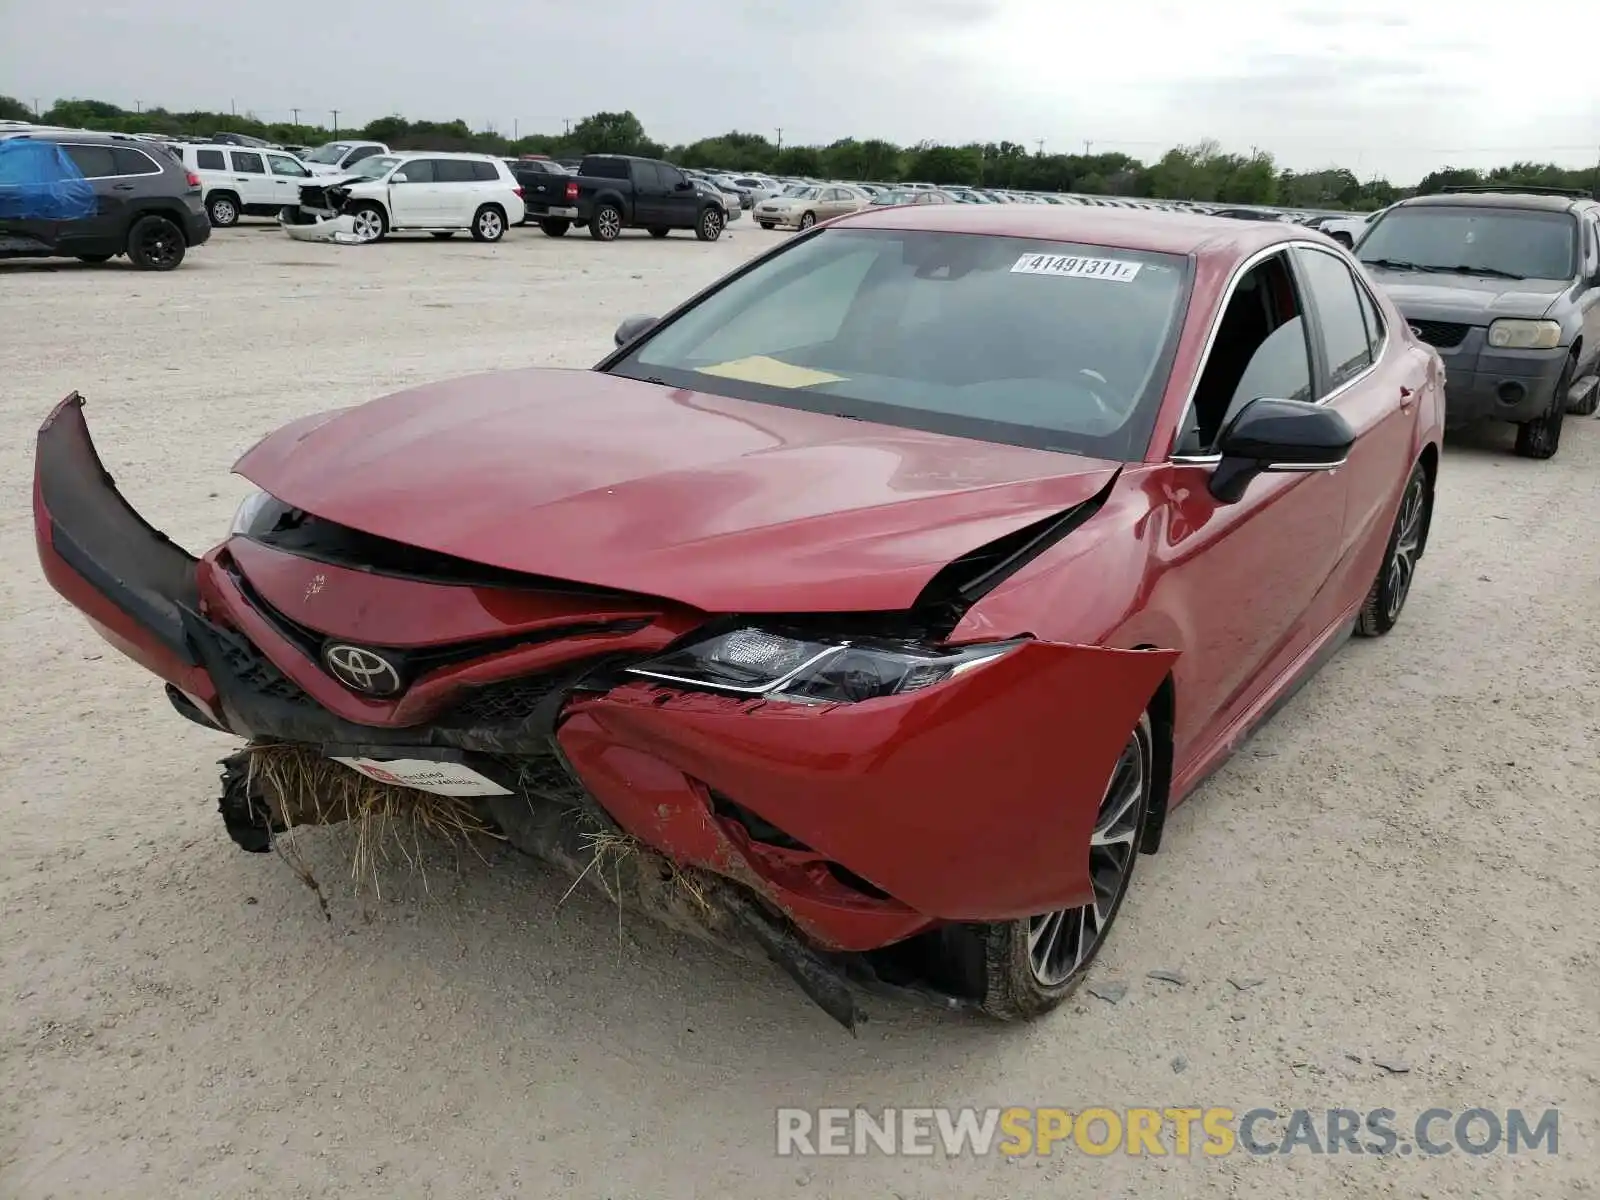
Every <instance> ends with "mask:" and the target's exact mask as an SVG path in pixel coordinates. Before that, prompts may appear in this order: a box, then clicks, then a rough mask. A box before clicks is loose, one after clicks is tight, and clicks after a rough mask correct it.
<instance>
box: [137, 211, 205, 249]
mask: <svg viewBox="0 0 1600 1200" xmlns="http://www.w3.org/2000/svg"><path fill="white" fill-rule="evenodd" d="M187 215H188V213H187V211H186V210H185V209H184V208H182V207H181V206H180V205H178V204H177V203H176V202H172V201H165V200H162V199H156V200H155V201H154V202H152V203H147V204H141V205H140V206H139V207H138V208H136V209H135V210H134V211H133V213H132V215H130V216H129V218H128V227H127V228H126V229H124V230H123V231H122V247H123V248H122V251H121V253H126V252H127V247H128V242H129V239H131V238H132V237H133V227H134V226H135V225H137V224H138V223H139V222H140V221H142V220H144V219H145V218H146V217H165V218H166V219H167V220H169V221H171V222H172V223H173V224H174V225H176V226H177V227H178V232H179V233H180V234H182V235H183V244H184V245H185V246H186V247H187V246H193V245H194V244H195V243H194V241H193V240H192V239H191V238H190V237H189V223H188V222H187V221H186V220H185V219H184V218H185V217H186V216H187Z"/></svg>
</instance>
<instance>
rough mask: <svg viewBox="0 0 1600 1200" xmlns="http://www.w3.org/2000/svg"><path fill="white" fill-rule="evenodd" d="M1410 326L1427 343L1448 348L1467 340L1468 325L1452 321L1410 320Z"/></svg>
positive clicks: (1443, 348) (1469, 327) (1439, 347)
mask: <svg viewBox="0 0 1600 1200" xmlns="http://www.w3.org/2000/svg"><path fill="white" fill-rule="evenodd" d="M1409 324H1410V325H1411V328H1412V329H1413V330H1415V331H1416V334H1417V336H1418V337H1419V338H1421V339H1422V340H1423V341H1425V342H1427V343H1428V345H1430V346H1434V347H1437V348H1438V349H1440V350H1449V349H1451V348H1453V347H1455V346H1459V345H1461V343H1462V342H1464V341H1466V340H1467V330H1469V329H1471V328H1472V326H1470V325H1457V324H1456V323H1455V322H1453V321H1411V322H1409Z"/></svg>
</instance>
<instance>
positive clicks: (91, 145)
mask: <svg viewBox="0 0 1600 1200" xmlns="http://www.w3.org/2000/svg"><path fill="white" fill-rule="evenodd" d="M56 145H58V146H62V147H66V146H77V147H79V148H80V149H83V150H116V149H118V148H119V147H120V148H121V149H124V150H132V151H133V152H134V153H135V154H143V155H144V159H145V161H146V162H148V163H149V164H150V165H151V166H152V167H154V168H155V170H153V171H140V172H138V173H137V174H134V175H85V176H84V178H85V179H87V180H88V181H89V182H90V183H93V182H94V181H95V180H96V179H148V178H149V177H150V176H152V175H160V174H161V173H162V171H163V168H162V166H161V164H160V163H158V162H157V161H156V160H155V159H153V158H151V157H150V156H149V155H148V154H145V152H144V151H143V150H141V149H140V148H139V147H138V146H129V145H127V144H125V143H123V142H68V141H58V142H57V143H56ZM116 160H117V156H116V155H115V154H113V155H112V156H111V161H112V162H116ZM184 169H185V170H187V169H188V168H187V167H185V168H184Z"/></svg>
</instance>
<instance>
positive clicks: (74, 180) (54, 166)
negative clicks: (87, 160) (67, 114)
mask: <svg viewBox="0 0 1600 1200" xmlns="http://www.w3.org/2000/svg"><path fill="white" fill-rule="evenodd" d="M95 208H96V201H95V195H94V184H92V183H90V182H89V181H88V180H87V179H85V178H84V177H83V172H82V171H80V170H78V164H77V163H75V162H73V161H72V159H71V158H70V157H68V155H67V152H66V151H65V150H63V149H62V148H61V147H60V146H58V145H56V144H55V143H54V142H41V141H35V140H34V139H33V138H28V137H14V138H0V220H5V219H8V218H9V219H10V220H13V221H77V220H82V219H83V218H84V217H92V216H94V214H95Z"/></svg>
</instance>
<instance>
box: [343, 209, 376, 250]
mask: <svg viewBox="0 0 1600 1200" xmlns="http://www.w3.org/2000/svg"><path fill="white" fill-rule="evenodd" d="M351 228H352V230H354V232H355V235H356V236H357V237H358V238H360V239H361V240H362V241H363V242H375V241H377V240H378V239H379V238H380V237H382V236H383V218H382V217H380V216H379V215H378V214H377V213H376V212H375V211H373V210H372V209H370V208H363V209H362V210H361V211H360V212H358V213H356V215H355V217H354V218H353V219H352V221H351Z"/></svg>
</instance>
